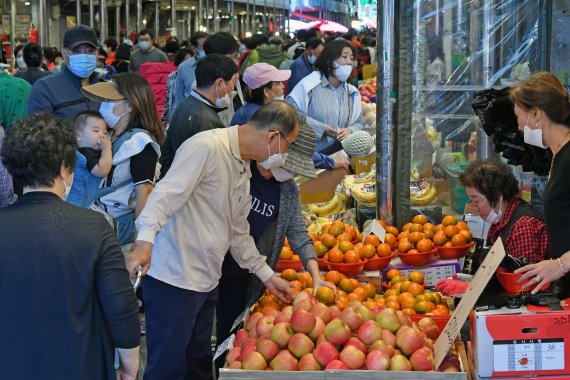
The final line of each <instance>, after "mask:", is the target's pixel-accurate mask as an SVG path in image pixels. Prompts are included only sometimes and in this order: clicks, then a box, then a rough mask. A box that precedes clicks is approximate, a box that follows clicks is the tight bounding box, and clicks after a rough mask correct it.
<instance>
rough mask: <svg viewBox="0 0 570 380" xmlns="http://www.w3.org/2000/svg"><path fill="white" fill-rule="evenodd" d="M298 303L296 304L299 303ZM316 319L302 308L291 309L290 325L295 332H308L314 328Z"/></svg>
mask: <svg viewBox="0 0 570 380" xmlns="http://www.w3.org/2000/svg"><path fill="white" fill-rule="evenodd" d="M301 303H302V302H300V303H298V304H297V305H299V304H301ZM316 323H317V320H316V318H315V316H314V315H313V314H311V313H309V312H308V311H306V310H303V309H297V310H293V315H291V327H292V328H293V330H294V331H295V332H298V333H299V332H300V333H304V334H308V333H310V332H311V330H313V329H314V328H315V325H316Z"/></svg>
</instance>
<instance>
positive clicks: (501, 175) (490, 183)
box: [459, 159, 519, 206]
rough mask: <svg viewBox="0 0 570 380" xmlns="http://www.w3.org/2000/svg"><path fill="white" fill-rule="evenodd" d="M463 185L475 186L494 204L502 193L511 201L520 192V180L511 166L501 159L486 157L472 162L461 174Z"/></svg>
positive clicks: (505, 199) (504, 197) (506, 199)
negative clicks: (518, 180)
mask: <svg viewBox="0 0 570 380" xmlns="http://www.w3.org/2000/svg"><path fill="white" fill-rule="evenodd" d="M459 182H460V183H461V185H463V186H469V187H474V188H475V189H477V191H478V192H480V193H481V194H483V195H484V196H485V198H487V200H488V201H489V203H490V204H491V205H492V206H495V205H496V204H497V202H498V201H499V197H500V196H501V195H502V196H503V200H504V201H505V202H508V201H510V200H511V199H512V198H513V197H514V196H516V195H517V194H518V192H519V187H518V182H517V179H516V178H515V176H514V175H513V172H512V171H511V170H510V169H509V167H508V166H507V165H505V164H503V163H502V162H501V161H499V160H494V159H486V160H477V161H474V162H472V163H471V164H470V165H469V166H468V167H467V169H465V171H464V172H463V173H461V174H460V175H459Z"/></svg>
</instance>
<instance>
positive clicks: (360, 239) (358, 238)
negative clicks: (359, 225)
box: [356, 232, 364, 242]
mask: <svg viewBox="0 0 570 380" xmlns="http://www.w3.org/2000/svg"><path fill="white" fill-rule="evenodd" d="M362 239H364V232H361V233H359V234H358V236H357V237H356V240H358V241H360V242H361V241H362Z"/></svg>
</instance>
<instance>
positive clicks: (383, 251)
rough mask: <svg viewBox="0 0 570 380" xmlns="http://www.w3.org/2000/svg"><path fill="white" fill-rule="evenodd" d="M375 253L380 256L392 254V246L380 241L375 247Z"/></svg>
mask: <svg viewBox="0 0 570 380" xmlns="http://www.w3.org/2000/svg"><path fill="white" fill-rule="evenodd" d="M376 253H377V254H378V256H380V257H388V256H390V255H391V254H392V247H390V245H388V244H386V243H382V244H380V245H379V246H378V248H376Z"/></svg>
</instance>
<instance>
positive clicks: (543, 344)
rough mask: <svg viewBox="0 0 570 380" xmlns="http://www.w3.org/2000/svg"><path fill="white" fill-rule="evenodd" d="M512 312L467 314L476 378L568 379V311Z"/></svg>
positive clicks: (569, 340) (569, 319)
mask: <svg viewBox="0 0 570 380" xmlns="http://www.w3.org/2000/svg"><path fill="white" fill-rule="evenodd" d="M516 312H517V314H512V313H513V311H512V310H509V309H501V310H498V311H484V312H478V311H475V312H473V313H472V314H471V316H470V324H471V342H472V344H471V348H472V353H473V362H474V365H475V368H476V372H477V375H478V376H479V377H481V378H485V377H491V378H501V377H507V378H508V377H515V378H520V377H522V376H560V375H564V377H565V378H566V379H568V378H570V347H569V346H568V345H569V342H570V328H569V327H570V312H569V311H557V312H545V313H528V312H527V310H526V308H521V309H517V310H516ZM507 313H509V314H507ZM541 378H542V377H541Z"/></svg>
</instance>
